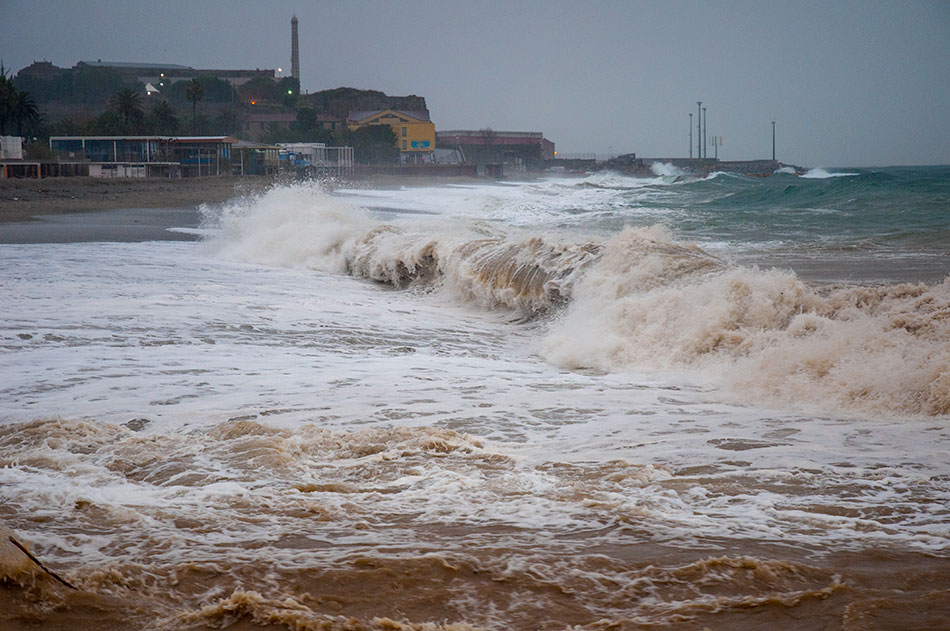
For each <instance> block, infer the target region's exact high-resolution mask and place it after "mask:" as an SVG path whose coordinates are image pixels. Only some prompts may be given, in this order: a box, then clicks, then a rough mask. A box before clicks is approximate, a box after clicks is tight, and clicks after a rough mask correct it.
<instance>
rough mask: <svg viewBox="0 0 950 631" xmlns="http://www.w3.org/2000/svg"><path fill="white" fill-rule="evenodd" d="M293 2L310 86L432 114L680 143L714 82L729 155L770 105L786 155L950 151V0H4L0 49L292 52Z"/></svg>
mask: <svg viewBox="0 0 950 631" xmlns="http://www.w3.org/2000/svg"><path fill="white" fill-rule="evenodd" d="M294 13H296V15H297V17H298V19H299V20H300V58H301V60H300V65H301V87H302V89H304V90H308V91H311V92H312V91H316V90H322V89H326V88H335V87H339V86H350V87H356V88H372V89H378V90H382V91H384V92H386V93H387V94H394V95H406V94H417V95H420V96H424V97H426V101H427V103H428V106H429V111H430V114H431V116H432V120H433V121H434V122H435V125H436V128H437V129H459V128H463V129H468V128H471V129H478V128H482V127H492V128H493V129H496V130H522V131H543V132H544V134H545V136H546V137H547V138H549V139H550V140H553V141H554V142H555V143H557V149H558V151H559V152H560V153H562V154H563V153H570V152H597V153H608V152H613V153H615V154H616V153H627V152H636V153H637V154H638V155H641V156H645V157H678V156H686V155H687V154H688V151H689V145H688V143H689V139H688V134H689V129H688V128H689V113H690V112H693V113H695V112H696V101H697V100H702V101H703V102H704V105H705V106H707V108H708V109H707V113H706V116H707V122H708V130H709V134H710V135H716V136H723V140H724V144H723V146H722V147H721V148H720V152H719V156H720V158H722V159H729V160H738V159H748V158H763V157H769V156H770V154H771V121H772V120H775V121H776V132H777V147H778V149H777V154H778V155H777V157H778V158H779V159H780V160H783V161H785V162H790V163H794V164H800V165H803V166H885V165H893V164H948V163H950V2H947V1H943V0H938V1H932V2H931V1H900V2H898V1H895V2H879V1H873V0H870V1H869V0H865V1H854V0H835V1H833V2H832V1H827V0H826V1H822V2H797V1H793V0H789V1H786V2H765V1H732V2H730V1H722V2H687V1H682V2H659V1H657V2H633V1H630V2H620V1H597V0H592V1H591V0H588V1H578V0H575V1H573V2H560V1H548V2H543V1H527V0H525V1H518V0H509V1H507V2H500V1H499V2H487V1H481V0H465V1H461V2H453V1H449V0H446V1H442V2H423V1H405V2H382V1H364V0H348V1H346V2H336V1H322V2H313V1H306V0H297V1H296V2H286V1H284V0H271V1H269V2H264V1H261V2H256V1H250V0H230V1H227V0H152V1H138V0H83V1H82V2H78V1H75V2H71V1H56V0H52V1H51V0H46V1H43V2H36V1H35V0H30V1H25V0H0V25H2V32H3V35H2V38H0V59H2V60H3V62H4V64H5V65H6V67H7V68H8V69H9V70H11V71H12V72H14V73H15V72H17V71H18V70H20V69H21V68H23V67H25V66H27V65H29V64H30V63H32V62H33V61H34V60H44V59H45V60H48V61H51V62H53V63H54V64H56V65H58V66H62V67H71V66H73V65H74V64H75V63H76V62H77V61H80V60H89V59H102V60H104V61H132V62H154V63H171V64H183V65H188V66H194V67H196V68H258V67H259V68H277V67H281V68H284V70H285V71H287V72H289V69H290V18H291V16H292V15H293V14H294ZM694 119H695V115H694ZM694 134H695V130H694ZM712 153H713V151H712V147H709V155H712Z"/></svg>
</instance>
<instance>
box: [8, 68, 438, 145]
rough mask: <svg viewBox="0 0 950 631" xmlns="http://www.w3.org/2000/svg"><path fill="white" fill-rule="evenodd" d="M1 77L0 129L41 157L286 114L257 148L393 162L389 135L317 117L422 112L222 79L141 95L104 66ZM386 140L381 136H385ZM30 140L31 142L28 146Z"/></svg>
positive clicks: (341, 91)
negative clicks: (56, 146) (330, 147)
mask: <svg viewBox="0 0 950 631" xmlns="http://www.w3.org/2000/svg"><path fill="white" fill-rule="evenodd" d="M24 70H28V71H26V72H24V71H21V72H20V73H19V74H17V75H16V76H15V77H12V78H11V77H9V76H8V74H7V73H6V71H5V70H3V69H2V68H0V131H2V132H3V133H10V134H17V135H21V136H24V137H26V138H27V149H28V151H30V150H31V144H32V145H33V147H32V150H33V153H34V154H35V153H36V152H42V146H45V145H46V144H47V143H46V141H47V139H48V138H49V136H74V135H88V136H115V135H131V134H134V135H148V136H173V135H192V134H193V135H230V136H235V137H237V138H241V136H242V121H243V120H244V118H245V117H246V116H247V115H249V114H251V113H260V114H266V113H293V114H295V115H296V121H294V122H293V123H292V124H291V125H290V128H289V129H286V128H280V127H278V126H277V125H274V126H272V128H271V129H269V130H268V131H267V132H266V133H265V134H264V137H263V139H262V140H263V141H264V142H268V143H277V142H323V143H327V144H337V145H340V144H347V145H350V146H353V147H354V148H355V149H356V153H357V159H358V160H359V161H360V162H392V161H395V160H397V159H398V150H397V148H396V139H395V137H394V136H393V137H390V136H392V133H391V130H390V129H389V128H388V127H384V126H380V127H374V128H373V129H360V130H355V131H350V130H348V129H346V128H345V125H344V126H340V128H338V129H336V130H333V131H330V130H327V129H325V128H324V127H323V125H322V124H321V123H320V121H319V116H320V115H330V116H333V117H334V118H337V119H340V120H345V119H346V117H347V115H348V114H349V113H350V112H351V111H356V110H360V111H366V110H383V109H397V110H412V111H419V110H426V102H425V98H423V97H420V96H416V95H409V96H402V97H399V96H388V95H386V94H384V93H383V92H379V91H377V90H360V89H356V88H348V87H340V88H334V89H330V90H322V91H320V92H314V93H312V94H300V84H299V82H298V80H297V79H294V78H292V77H282V78H273V79H272V78H269V77H256V78H253V79H251V80H249V81H247V82H245V83H243V84H242V85H240V86H237V87H234V86H232V84H231V83H230V82H228V81H226V80H225V79H221V78H218V77H214V76H198V77H195V78H193V79H190V80H179V81H172V82H169V83H168V84H167V85H163V86H161V87H160V90H159V92H157V93H155V92H153V93H152V94H149V93H148V91H147V90H146V87H145V85H144V84H142V83H141V82H139V81H136V80H132V79H130V78H129V76H128V74H123V73H120V72H117V71H116V70H115V69H113V68H109V67H106V66H92V65H86V64H78V65H77V66H76V67H73V68H58V67H56V66H53V65H52V64H50V63H49V62H39V63H34V64H33V66H31V67H30V68H28V69H24ZM387 132H388V134H387ZM34 139H35V142H34Z"/></svg>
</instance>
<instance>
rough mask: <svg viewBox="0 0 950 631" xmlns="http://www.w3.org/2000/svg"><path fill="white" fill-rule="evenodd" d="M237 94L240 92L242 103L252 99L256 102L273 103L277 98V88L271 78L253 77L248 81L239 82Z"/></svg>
mask: <svg viewBox="0 0 950 631" xmlns="http://www.w3.org/2000/svg"><path fill="white" fill-rule="evenodd" d="M238 94H240V96H241V100H242V101H243V102H244V103H250V102H252V101H254V102H256V103H264V102H267V103H274V102H276V101H277V100H278V97H279V90H278V87H277V83H275V82H274V80H273V79H268V78H266V77H254V78H253V79H251V80H250V81H247V82H245V83H243V84H241V87H239V88H238Z"/></svg>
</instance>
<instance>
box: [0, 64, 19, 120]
mask: <svg viewBox="0 0 950 631" xmlns="http://www.w3.org/2000/svg"><path fill="white" fill-rule="evenodd" d="M16 98H17V92H16V89H15V88H14V87H13V82H12V81H10V79H9V78H8V77H7V69H6V68H4V67H3V64H2V63H0V136H2V135H3V132H4V128H5V127H6V125H7V119H8V118H10V116H11V115H12V114H13V105H14V103H15V102H16Z"/></svg>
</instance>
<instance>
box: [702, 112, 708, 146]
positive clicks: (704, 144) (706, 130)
mask: <svg viewBox="0 0 950 631" xmlns="http://www.w3.org/2000/svg"><path fill="white" fill-rule="evenodd" d="M708 133H709V128H708V127H706V108H705V107H704V108H703V157H704V158H706V157H708V155H707V154H706V134H708Z"/></svg>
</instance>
